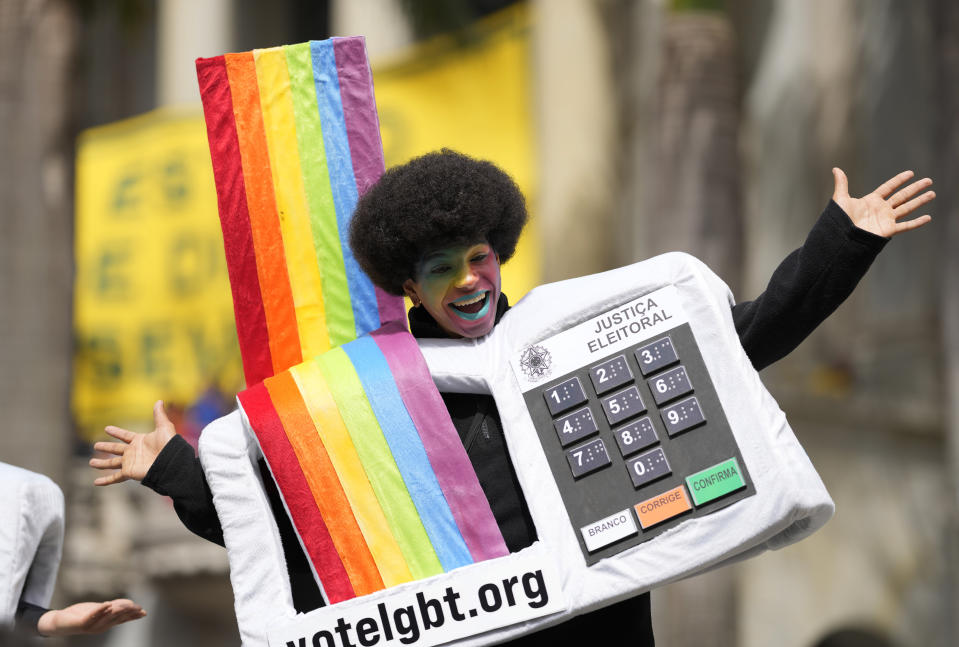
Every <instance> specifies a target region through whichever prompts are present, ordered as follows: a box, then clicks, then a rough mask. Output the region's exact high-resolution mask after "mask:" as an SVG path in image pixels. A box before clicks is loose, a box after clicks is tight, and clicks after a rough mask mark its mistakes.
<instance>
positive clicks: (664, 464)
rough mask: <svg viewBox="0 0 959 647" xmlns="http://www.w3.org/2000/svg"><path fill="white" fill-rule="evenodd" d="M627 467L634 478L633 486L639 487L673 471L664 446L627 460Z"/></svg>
mask: <svg viewBox="0 0 959 647" xmlns="http://www.w3.org/2000/svg"><path fill="white" fill-rule="evenodd" d="M626 469H627V470H629V477H630V478H631V479H633V487H637V488H638V487H640V486H642V485H646V484H647V483H649V482H650V481H655V480H656V479H658V478H660V477H663V476H666V475H667V474H672V472H673V470H672V469H670V467H669V461H667V460H666V454H664V453H663V448H662V447H657V448H656V449H654V450H653V451H651V452H646V453H645V454H643V455H642V456H637V457H636V458H631V459H629V460H628V461H626Z"/></svg>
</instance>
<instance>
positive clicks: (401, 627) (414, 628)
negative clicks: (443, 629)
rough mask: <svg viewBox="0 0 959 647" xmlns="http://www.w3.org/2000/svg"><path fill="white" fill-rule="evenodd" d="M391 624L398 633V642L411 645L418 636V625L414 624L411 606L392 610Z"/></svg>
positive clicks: (413, 613)
mask: <svg viewBox="0 0 959 647" xmlns="http://www.w3.org/2000/svg"><path fill="white" fill-rule="evenodd" d="M393 624H394V625H396V632H397V633H398V634H399V635H400V642H401V643H403V644H404V645H412V644H413V643H415V642H416V641H417V640H419V638H420V627H419V625H418V624H416V612H415V611H414V609H413V607H411V606H410V607H400V608H399V609H397V610H396V611H394V612H393Z"/></svg>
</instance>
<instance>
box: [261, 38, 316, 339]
mask: <svg viewBox="0 0 959 647" xmlns="http://www.w3.org/2000/svg"><path fill="white" fill-rule="evenodd" d="M253 57H254V60H255V61H256V78H257V83H258V84H259V86H260V108H261V110H262V112H263V126H264V129H265V130H266V145H267V148H268V149H269V151H270V171H271V172H272V174H273V186H274V191H275V193H276V207H277V213H278V215H279V217H280V233H281V235H282V236H283V246H284V248H285V250H286V261H287V268H288V271H289V274H290V287H291V288H292V291H293V307H294V309H295V312H296V323H297V327H298V328H299V332H300V346H301V347H302V350H303V357H315V356H316V355H319V354H320V353H322V352H324V351H326V350H329V348H330V336H329V333H328V332H327V329H326V313H325V311H324V304H323V288H322V284H321V282H320V268H319V265H318V264H317V258H316V251H315V250H314V249H313V232H312V230H311V229H310V219H309V214H310V212H309V207H308V206H307V202H306V191H305V189H304V187H303V175H302V173H301V170H300V158H299V155H298V154H297V146H296V125H295V119H294V115H293V96H292V94H291V92H290V74H289V72H288V71H287V68H286V54H285V53H284V51H283V48H282V47H274V48H270V49H258V50H254V51H253Z"/></svg>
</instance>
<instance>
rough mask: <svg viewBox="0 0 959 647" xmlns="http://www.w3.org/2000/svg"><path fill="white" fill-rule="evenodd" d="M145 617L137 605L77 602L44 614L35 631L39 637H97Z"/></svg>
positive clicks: (131, 603)
mask: <svg viewBox="0 0 959 647" xmlns="http://www.w3.org/2000/svg"><path fill="white" fill-rule="evenodd" d="M146 614H147V612H146V611H144V610H143V609H142V608H141V607H140V605H139V604H137V603H135V602H133V601H131V600H110V601H109V602H78V603H77V604H74V605H71V606H69V607H66V608H64V609H51V610H50V611H47V612H46V613H44V614H43V615H42V616H40V620H39V622H37V631H38V632H39V633H40V634H41V635H43V636H71V635H74V634H98V633H102V632H104V631H106V630H107V629H109V628H110V627H115V626H116V625H119V624H122V623H124V622H128V621H130V620H137V619H139V618H142V617H143V616H145V615H146Z"/></svg>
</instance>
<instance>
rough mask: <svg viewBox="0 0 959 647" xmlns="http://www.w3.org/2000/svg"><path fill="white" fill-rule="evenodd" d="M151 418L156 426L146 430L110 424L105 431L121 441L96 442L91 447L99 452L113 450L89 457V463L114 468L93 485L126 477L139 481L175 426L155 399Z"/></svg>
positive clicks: (103, 468)
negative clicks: (102, 455) (140, 430)
mask: <svg viewBox="0 0 959 647" xmlns="http://www.w3.org/2000/svg"><path fill="white" fill-rule="evenodd" d="M153 422H154V424H155V425H156V429H154V430H153V431H152V432H150V433H148V434H137V433H134V432H132V431H129V430H127V429H121V428H120V427H113V426H109V427H107V428H106V429H105V431H106V432H107V433H108V434H109V435H111V436H113V437H114V438H116V439H117V440H119V441H121V442H119V443H114V442H98V443H96V444H95V445H94V446H93V449H94V450H96V451H98V452H106V453H107V454H113V456H112V457H111V458H91V459H90V467H95V468H96V469H98V470H104V471H106V470H115V471H112V472H110V473H109V474H106V475H105V476H100V477H98V478H97V479H96V480H95V481H94V482H93V484H94V485H112V484H114V483H121V482H123V481H126V480H127V479H133V480H135V481H142V480H143V477H144V476H146V473H147V472H148V471H149V470H150V467H151V466H152V465H153V461H155V460H156V457H157V456H159V455H160V452H161V451H162V450H163V448H164V447H166V444H167V443H168V442H170V439H171V438H173V436H175V435H176V429H175V428H174V427H173V423H172V422H170V420H169V418H167V417H166V412H165V411H164V410H163V402H161V401H159V400H157V403H156V404H154V405H153Z"/></svg>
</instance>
